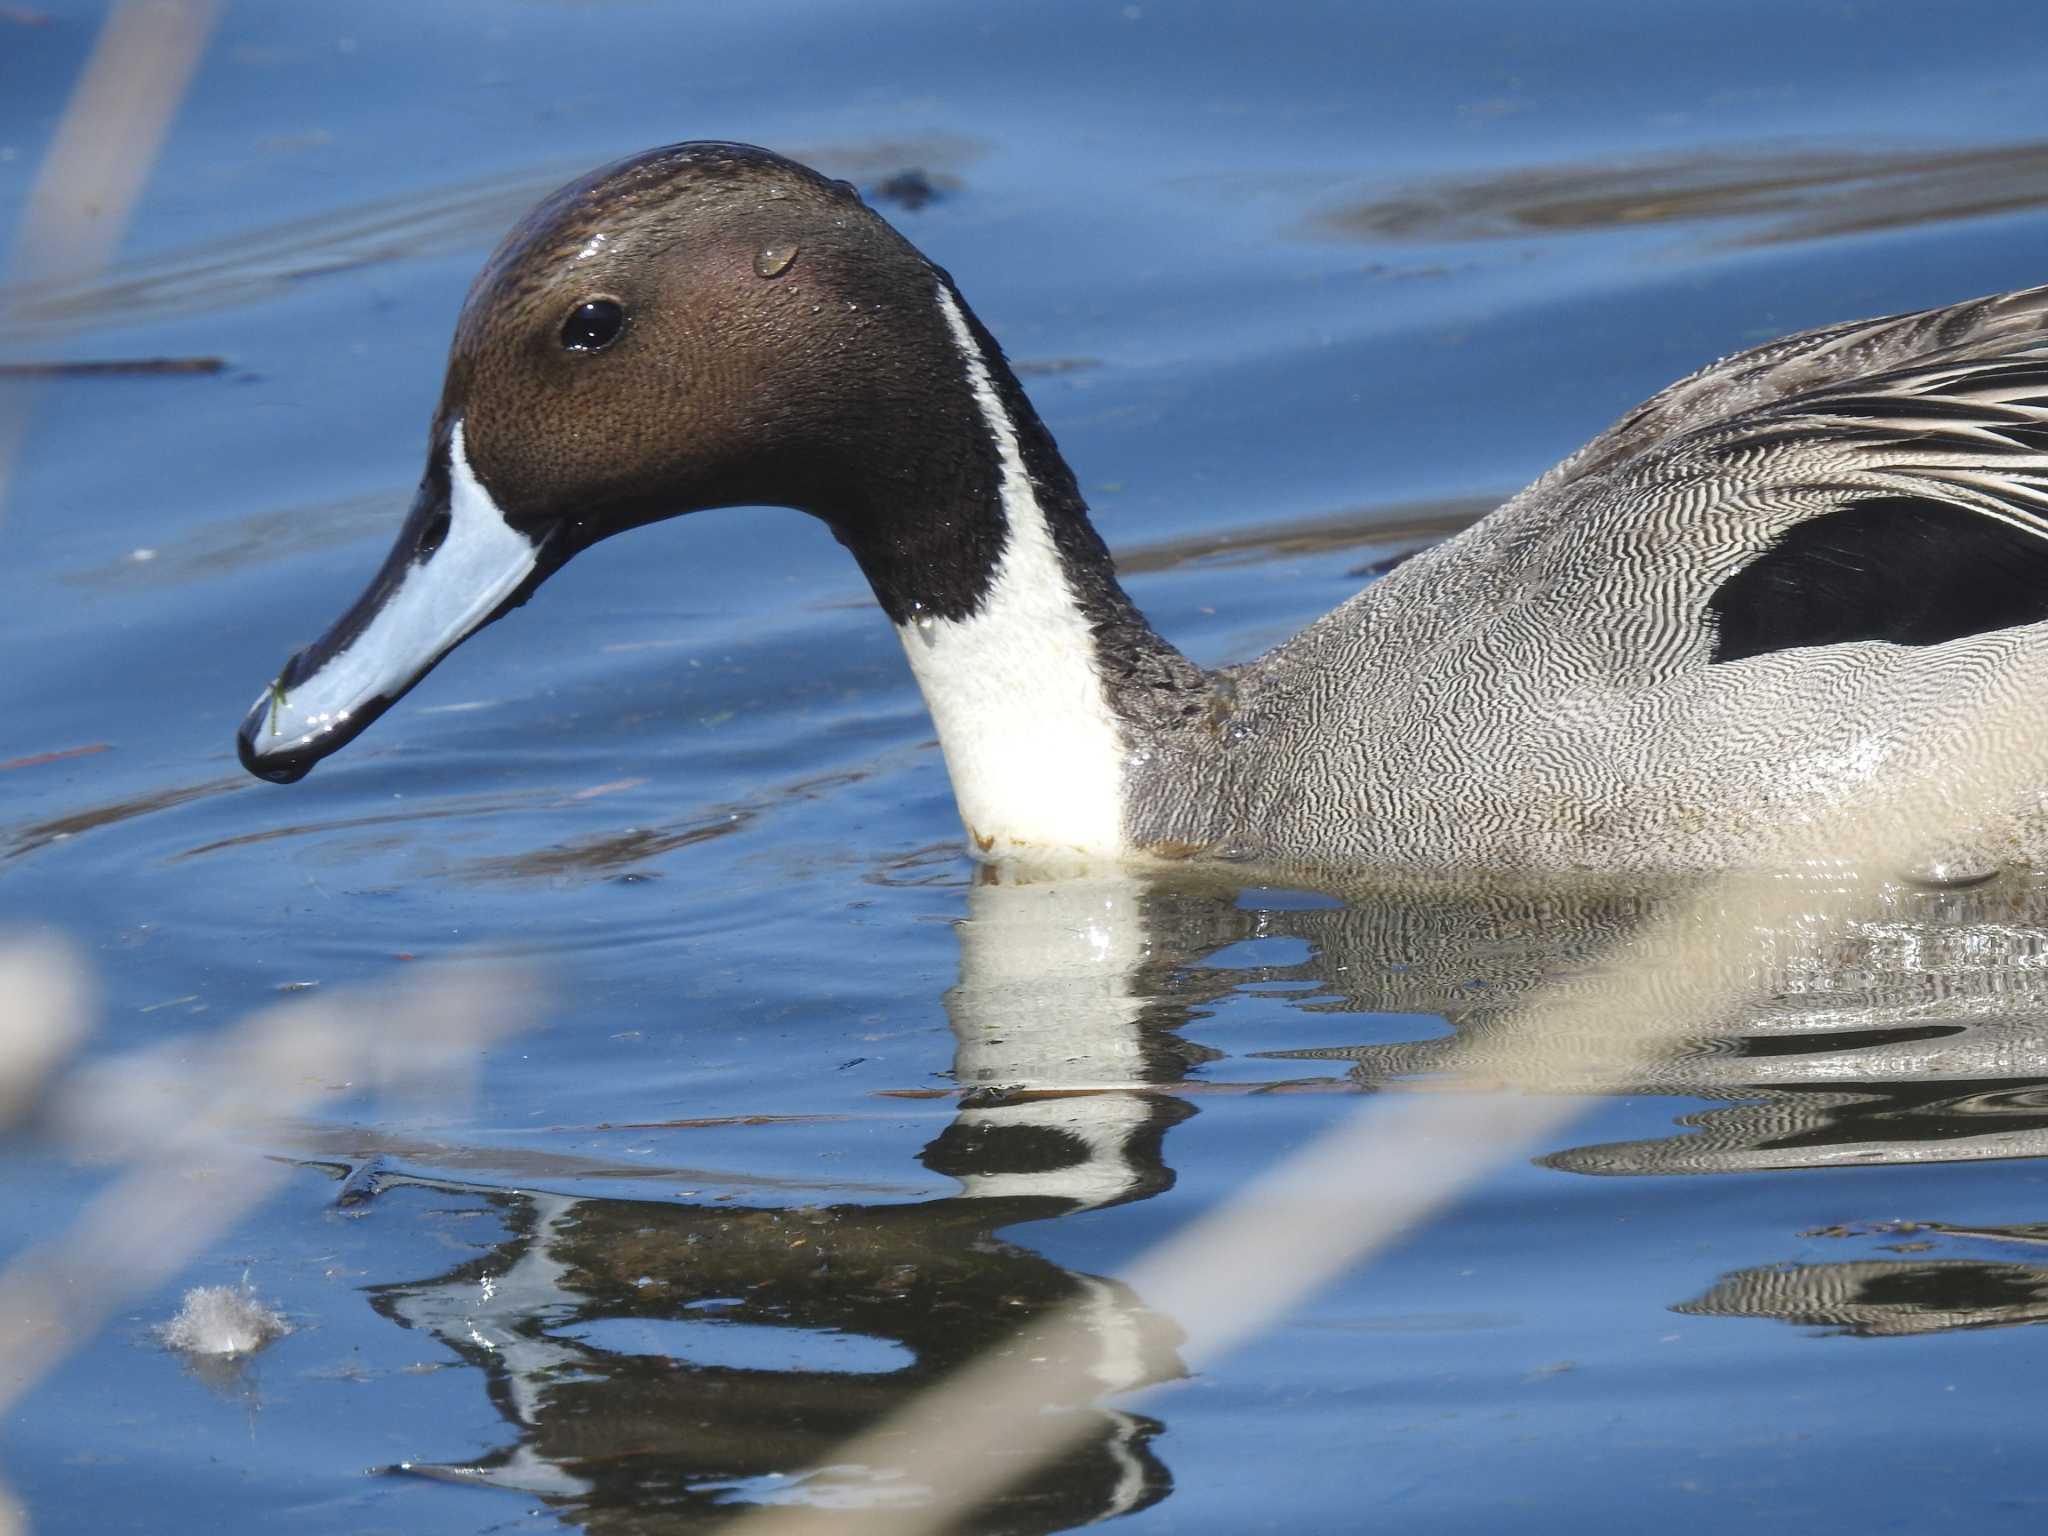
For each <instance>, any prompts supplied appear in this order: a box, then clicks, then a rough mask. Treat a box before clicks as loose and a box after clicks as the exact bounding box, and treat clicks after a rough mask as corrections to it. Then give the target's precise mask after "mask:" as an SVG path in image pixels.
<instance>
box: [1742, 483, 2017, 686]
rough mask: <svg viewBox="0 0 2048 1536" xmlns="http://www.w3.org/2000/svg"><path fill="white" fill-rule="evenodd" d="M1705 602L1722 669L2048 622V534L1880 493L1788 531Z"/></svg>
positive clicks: (1922, 642)
mask: <svg viewBox="0 0 2048 1536" xmlns="http://www.w3.org/2000/svg"><path fill="white" fill-rule="evenodd" d="M1707 606H1708V609H1709V611H1710V612H1711V614H1712V616H1713V623H1714V649H1713V655H1712V658H1711V659H1712V660H1714V661H1717V662H1722V661H1741V660H1742V659H1743V658H1745V657H1748V656H1763V655H1768V654H1769V653H1771V652H1773V651H1785V650H1792V649H1795V648H1797V647H1800V646H1809V645H1842V644H1846V643H1848V642H1850V641H1855V640H1882V641H1887V642H1889V643H1891V644H1893V645H1940V644H1942V643H1944V642H1945V641H1949V640H1960V639H1962V638H1963V637H1964V636H1965V635H1980V634H1987V633H1990V632H1992V631H1994V630H2000V629H2012V628H2015V627H2017V626H2019V625H2022V624H2034V623H2039V622H2041V621H2043V620H2048V538H2044V537H2042V536H2041V535H2038V534H2033V533H2029V532H2027V531H2026V530H2024V529H2021V528H2016V527H2014V526H2013V525H2012V524H2010V523H2007V522H2002V521H2000V520H1999V519H1997V518H1994V517H1989V516H1986V515H1985V514H1983V513H1981V512H1973V511H1971V510H1970V509H1969V508H1967V507H1963V506H1958V505H1956V504H1955V503H1953V502H1945V501H1937V500H1933V499H1929V498H1922V497H1914V496H1877V497H1870V498H1867V499H1863V500H1858V501H1852V502H1850V503H1849V504H1848V505H1846V506H1844V507H1843V508H1841V509H1840V510H1839V511H1836V512H1830V513H1826V514H1824V515H1822V516H1820V517H1815V518H1809V519H1808V520H1807V521H1805V522H1803V523H1800V524H1798V525H1797V526H1796V527H1793V528H1791V529H1789V530H1787V532H1786V533H1785V534H1784V535H1783V536H1782V537H1781V538H1779V539H1778V541H1777V542H1776V543H1774V544H1773V545H1772V546H1771V547H1770V548H1769V549H1767V550H1765V551H1764V552H1763V553H1762V554H1761V555H1759V556H1757V558H1756V559H1755V560H1753V561H1751V562H1750V563H1749V564H1748V565H1746V566H1744V567H1743V568H1742V569H1741V570H1739V571H1737V572H1736V573H1735V574H1734V575H1733V576H1731V577H1730V578H1729V579H1728V580H1727V581H1726V582H1724V583H1723V584H1722V585H1721V587H1720V589H1719V590H1718V591H1717V592H1715V593H1714V595H1713V597H1712V598H1711V599H1710V600H1709V601H1708V604H1707Z"/></svg>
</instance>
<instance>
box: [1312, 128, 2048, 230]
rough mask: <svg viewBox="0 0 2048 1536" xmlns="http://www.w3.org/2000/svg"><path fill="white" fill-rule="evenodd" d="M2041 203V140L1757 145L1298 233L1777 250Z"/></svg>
mask: <svg viewBox="0 0 2048 1536" xmlns="http://www.w3.org/2000/svg"><path fill="white" fill-rule="evenodd" d="M2043 204H2048V143H2041V142H2028V143H2022V144H2006V145H1998V146H1992V147H1985V148H1973V149H1958V150H1918V151H1898V152H1890V153H1886V152H1873V151H1864V150H1830V149H1802V148H1797V147H1788V146H1771V145H1766V146H1761V147H1759V148H1757V149H1755V150H1753V151H1750V152H1746V153H1745V152H1743V151H1740V150H1736V149H1730V148H1720V147H1717V148H1715V149H1713V150H1711V151H1707V152H1703V153H1686V154H1677V155H1667V156H1661V157H1658V158H1656V159H1645V160H1636V161H1628V160H1622V161H1615V160H1600V161H1596V162H1587V163H1577V164H1574V163H1566V164H1560V165H1542V166H1530V167H1526V168H1522V169H1517V170H1509V171H1493V172H1489V173H1487V174H1484V175H1478V176H1470V177H1454V178H1446V179H1444V180H1440V181H1433V182H1427V183H1421V184H1418V185H1414V186H1409V187H1403V188H1398V189H1396V190H1393V191H1390V192H1386V193H1383V194H1380V195H1375V196H1369V197H1366V198H1363V199H1361V200H1359V201H1356V202H1349V203H1343V204H1339V205H1337V206H1334V207H1331V208H1328V209H1326V210H1324V211H1323V212H1321V213H1318V214H1316V215H1314V216H1313V217H1312V218H1310V219H1309V220H1308V221H1307V222H1306V223H1305V224H1304V225H1303V226H1302V229H1301V232H1302V233H1304V234H1307V235H1309V236H1311V237H1319V238H1340V239H1352V240H1367V241H1385V240H1400V241H1426V242H1443V241H1466V240H1499V239H1507V238H1513V237H1527V236H1531V235H1545V234H1575V233H1581V232H1585V231H1590V230H1612V229H1628V228H1641V227H1646V226H1651V225H1684V224H1699V223H1726V222H1734V221H1742V222H1743V223H1744V224H1745V225H1746V226H1747V227H1745V228H1744V229H1743V230H1742V231H1741V233H1739V234H1734V235H1731V236H1729V237H1728V238H1729V240H1730V241H1731V243H1734V244H1739V245H1779V244H1786V243H1789V242H1793V241H1800V240H1826V239H1831V238H1834V237H1837V236H1841V235H1856V234H1868V233H1871V232H1874V231H1877V230H1888V229H1905V228H1910V227H1913V226H1917V225H1926V224H1938V223H1944V222H1949V221H1953V220H1959V219H1971V218H1981V217H1984V216H1987V215H1990V214H1999V213H2011V212H2014V211H2016V210H2019V209H2025V208H2038V207H2041V206H2042V205H2043Z"/></svg>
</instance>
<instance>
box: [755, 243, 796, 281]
mask: <svg viewBox="0 0 2048 1536" xmlns="http://www.w3.org/2000/svg"><path fill="white" fill-rule="evenodd" d="M795 260H796V242H794V241H792V240H771V241H769V242H768V243H767V244H766V245H764V246H762V247H761V249H760V250H758V251H756V252H754V271H755V273H756V275H758V276H761V277H780V276H782V274H783V273H785V272H787V271H788V270H789V266H790V263H791V262H793V261H795Z"/></svg>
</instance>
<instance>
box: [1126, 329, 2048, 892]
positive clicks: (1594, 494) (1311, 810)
mask: <svg viewBox="0 0 2048 1536" xmlns="http://www.w3.org/2000/svg"><path fill="white" fill-rule="evenodd" d="M2044 319H2048V289H2032V290H2027V291H2023V292H2019V293H2013V294H2006V295H1999V296H1996V297H1992V298H1988V299H1982V300H1976V301H1973V302H1970V303H1966V304H1960V305H1956V306H1953V307H1951V308H1948V309H1942V310H1933V311H1928V312H1925V313H1921V314H1914V315H1907V316H1900V317H1892V318H1888V319H1881V320H1872V321H1865V322H1861V323H1858V324H1853V325H1846V326H1836V327H1832V328H1828V329H1824V330H1818V331H1811V332H1807V333H1804V334H1801V335H1797V336H1791V337H1787V338H1785V339H1783V340H1780V341H1777V342H1773V343H1771V344H1769V345H1767V346H1764V347H1761V348H1758V349H1756V350H1754V351H1750V352H1746V353H1742V354H1739V355H1737V356H1734V357H1731V358H1727V359H1724V360H1722V361H1721V362H1718V363H1716V364H1714V365H1712V366H1710V367H1708V368H1705V369H1703V370H1701V371H1700V372H1699V373H1696V374H1694V375H1692V376H1691V377H1689V378H1686V379H1684V380H1681V381H1680V382H1679V383H1677V384H1674V385H1672V386H1671V387H1670V388H1668V389H1666V390H1665V391H1663V392H1662V393H1661V394H1659V395H1657V396H1656V397H1654V398H1653V399H1652V400H1650V401H1649V402H1648V403H1647V404H1645V405H1644V406H1642V407H1641V408H1639V409H1638V410H1636V411H1635V412H1633V413H1632V414H1631V415H1629V416H1628V417H1626V418H1624V419H1623V420H1622V421H1621V422H1620V423H1619V424H1617V425H1616V426H1615V427H1613V428H1612V429H1610V430H1609V431H1607V432H1606V433H1604V434H1602V435H1601V436H1600V437H1598V438H1596V439H1594V440H1593V441H1592V442H1591V443H1590V444H1588V445H1587V446H1586V447H1585V448H1583V449H1581V450H1580V451H1579V452H1578V453H1576V454H1574V455H1572V456H1571V457H1570V458H1568V459H1566V460H1565V461H1564V462H1563V463H1562V464H1560V465H1558V466H1557V467H1556V468H1555V469H1553V470H1551V471H1550V472H1549V473H1548V474H1546V475H1544V476H1543V477H1542V478H1541V479H1539V480H1538V481H1536V482H1535V484H1533V485H1531V486H1530V487H1529V488H1528V489H1527V490H1525V491H1523V492H1522V493H1521V494H1519V495H1517V496H1516V497H1514V498H1513V499H1512V500H1510V501H1509V502H1507V503H1506V504H1505V505H1503V506H1502V507H1501V508H1500V509H1499V510H1497V511H1496V512H1495V513H1493V514H1492V515H1491V516H1490V517H1488V518H1487V519H1485V520H1484V521H1483V522H1481V523H1479V524H1477V525H1475V526H1474V527H1473V528H1471V529H1469V530H1467V531H1466V532H1465V533H1463V534H1461V535H1459V536H1458V537H1456V538H1453V539H1451V540H1449V541H1448V542H1446V543H1445V544H1443V545H1440V546H1438V547H1437V548H1435V549H1433V550H1430V551H1428V552H1426V553H1424V554H1422V555H1419V556H1417V557H1416V558H1414V559H1412V560H1409V561H1407V562H1405V563H1404V564H1402V565H1400V566H1398V567H1396V568H1395V569H1394V570H1393V571H1392V572H1390V573H1389V574H1388V575H1386V576H1385V577H1383V578H1381V579H1380V580H1379V581H1377V582H1375V583H1374V584H1373V585H1372V586H1370V587H1368V588H1367V589H1366V590H1365V591H1363V592H1361V593H1360V594H1359V595H1358V596H1357V597H1355V598H1353V599H1351V600H1350V601H1349V602H1346V603H1345V604H1343V605H1342V606H1341V607H1339V608H1337V609H1336V610H1335V611H1333V612H1332V613H1330V614H1328V615H1327V616H1325V617H1324V618H1322V619H1320V620H1318V621H1317V622H1316V623H1314V624H1312V625H1311V626H1310V627H1309V628H1308V629H1306V630H1305V631H1303V632H1302V633H1301V634H1300V635H1298V636H1296V637H1295V638H1294V639H1292V640H1290V641H1288V642H1286V643H1285V644H1283V645H1281V646H1280V647H1278V648H1277V649H1275V650H1274V651H1272V652H1270V653H1269V654H1267V655H1266V656H1264V657H1261V658H1259V659H1258V660H1256V661H1253V662H1251V663H1249V664H1247V665H1245V666H1243V667H1240V668H1235V669H1231V670H1229V671H1226V672H1224V673H1220V674H1216V675H1215V676H1214V677H1213V678H1212V684H1213V687H1214V694H1213V697H1212V700H1211V704H1210V707H1209V708H1208V709H1207V710H1206V711H1205V712H1204V713H1203V714H1202V715H1201V716H1199V717H1196V718H1189V719H1183V718H1180V717H1179V716H1178V714H1177V713H1176V715H1175V716H1173V717H1168V716H1167V715H1166V713H1165V712H1164V711H1163V710H1161V709H1160V708H1159V706H1158V705H1157V704H1156V703H1154V702H1153V701H1151V700H1148V699H1146V698H1144V697H1142V696H1133V695H1132V694H1131V693H1129V692H1125V693H1122V694H1119V692H1118V691H1117V690H1116V689H1115V687H1114V685H1112V698H1113V702H1114V703H1115V704H1116V706H1117V707H1118V708H1119V709H1120V710H1121V711H1122V712H1123V713H1124V715H1125V718H1126V719H1127V720H1129V721H1130V722H1131V723H1132V727H1133V728H1132V731H1131V737H1132V743H1133V748H1134V750H1133V753H1132V757H1131V761H1130V764H1129V766H1128V768H1127V780H1126V806H1127V813H1126V815H1127V829H1128V831H1129V833H1130V835H1131V838H1132V840H1133V842H1134V843H1136V844H1137V845H1138V846H1140V847H1143V848H1150V849H1153V850H1156V851H1160V852H1165V853H1168V854H1175V855H1189V854H1210V855H1221V856H1225V857H1235V858H1243V859H1248V860H1254V861H1258V862H1273V863H1281V864H1306V865H1342V864H1378V865H1394V866H1410V867H1424V868H1426V867H1459V866H1463V867H1474V866H1484V867H1492V868H1498V869H1510V870H1512V869H1527V870H1532V871H1555V870H1565V869H1599V870H1653V869H1664V870H1670V869H1687V868H1697V869H1706V868H1713V867H1718V866H1725V865H1729V864H1735V863H1742V862H1748V861H1754V860H1756V859H1758V858H1760V857H1766V858H1767V857H1768V855H1769V853H1770V851H1771V849H1772V847H1773V846H1774V845H1775V843H1776V842H1777V841H1778V840H1779V839H1781V838H1782V837H1784V836H1785V835H1786V834H1787V832H1788V831H1790V830H1792V829H1796V828H1797V827H1798V826H1799V825H1801V824H1802V823H1804V822H1806V821H1808V820H1810V819H1811V818H1813V817H1815V816H1817V815H1819V814H1821V813H1823V812H1824V811H1826V810H1827V809H1829V808H1830V807H1832V806H1835V805H1838V804H1841V803H1843V802H1846V801H1850V800H1853V799H1855V798H1856V797H1857V796H1858V795H1859V793H1864V792H1867V790H1868V787H1869V785H1870V782H1871V779H1872V775H1873V774H1874V773H1876V772H1878V771H1879V770H1880V769H1883V770H1887V771H1889V772H1890V773H1893V774H1896V773H1898V772H1899V770H1901V769H1906V770H1918V769H1923V768H1927V767H1930V766H1933V765H1938V764H1939V763H1940V762H1941V760H1942V758H1943V756H1944V755H1945V754H1946V753H1949V752H1952V751H1954V750H1956V749H1958V748H1966V747H1970V746H1976V747H1979V748H1982V747H1984V746H1986V745H1988V746H1989V747H1990V748H1991V749H1992V750H1993V751H1994V752H1995V751H2001V750H2004V751H2011V750H2019V749H2023V748H2026V747H2027V746H2028V744H2027V743H2024V742H1996V741H1991V742H1985V741H1980V740H1978V736H1979V734H1980V732H1981V728H1980V727H1978V726H1977V725H1976V724H1975V723H1974V722H1975V720H1976V718H1977V717H1978V716H1979V715H1980V714H1981V713H1982V712H1983V710H1984V709H1985V707H1986V706H1987V705H1988V704H1992V703H1996V702H2000V701H2011V700H2014V699H2024V698H2028V697H2041V698H2043V699H2048V624H2041V623H2034V624H2028V625H2024V626H2021V627H2016V628H2009V629H2004V630H1998V631H1994V632H1990V633H1983V634H1975V635H1969V636H1967V637H1965V638H1962V639H1958V640H1953V641H1949V642H1946V643H1943V644H1940V645H1928V646H1898V645H1892V644H1887V643H1882V642H1876V641H1857V642H1853V643H1845V644H1836V645H1829V646H1825V647H1806V648H1801V649H1792V650H1778V651H1773V652H1770V653H1768V654H1763V655H1756V656H1749V657H1745V658H1744V659H1741V660H1737V661H1728V662H1721V663H1715V662H1713V661H1712V660H1711V656H1712V652H1713V643H1714V619H1713V614H1712V611H1711V607H1710V604H1711V600H1712V598H1713V596H1714V594H1715V593H1716V591H1717V590H1719V589H1720V588H1721V587H1722V586H1723V585H1724V584H1725V583H1726V582H1727V581H1728V580H1729V578H1730V577H1731V576H1732V575H1733V574H1734V573H1736V572H1737V571H1739V570H1741V569H1742V568H1743V567H1744V566H1745V565H1746V564H1748V563H1750V562H1752V561H1755V560H1756V559H1757V558H1758V557H1759V556H1760V555H1762V554H1763V553H1764V552H1765V551H1767V550H1768V549H1769V548H1770V547H1771V546H1772V544H1773V541H1774V540H1776V539H1778V538H1779V537H1780V536H1781V535H1783V534H1784V533H1785V532H1786V530H1788V529H1790V528H1792V527H1793V526H1795V525H1797V524H1799V523H1801V522H1803V521H1805V520H1807V519H1811V518H1815V517H1818V516H1822V515H1824V514H1827V513H1830V512H1834V511H1837V510H1838V509H1840V508H1841V507H1842V506H1843V505H1844V504H1845V502H1849V501H1853V500H1856V499H1859V498H1866V497H1878V496H1892V497H1897V496H1910V497H1916V498H1924V499H1933V500H1938V501H1942V502H1946V503H1948V504H1951V505H1954V506H1956V507H1958V508H1962V509H1966V510H1967V511H1968V512H1972V513H1977V514H1981V515H1983V516H1985V517H1989V518H1994V519H1997V520H1999V521H2000V522H2001V523H2002V524H2004V525H2006V526H2007V527H2017V528H2020V529H2023V530H2025V531H2027V532H2032V531H2035V529H2036V527H2037V526H2038V527H2039V528H2040V529H2041V531H2044V532H2048V524H2038V525H2037V523H2036V521H2035V520H2037V519H2039V518H2041V517H2043V516H2044V515H2048V489H2044V486H2048V452H2043V451H2041V449H2040V448H2039V447H2038V446H2036V445H2037V443H2038V442H2039V441H2041V440H2042V439H2041V437H2039V436H2037V435H2036V434H2037V433H2038V432H2039V427H2040V424H2042V423H2048V336H2044V333H2043V324H2044ZM1894 406H1895V407H1896V408H1895V409H1894ZM1966 520H1967V519H1966ZM1183 697H1184V696H1183ZM1960 787H1962V786H1959V785H1957V784H1954V783H1949V782H1944V781H1943V780H1942V779H1941V777H1940V775H1939V773H1938V772H1937V773H1936V774H1934V775H1933V776H1932V777H1931V779H1930V780H1929V782H1927V783H1926V784H1925V785H1924V786H1923V788H1922V789H1921V790H1919V791H1917V792H1916V793H1917V798H1916V799H1914V800H1913V801H1912V804H1913V807H1914V809H1915V810H1916V811H1918V812H1920V813H1923V814H1931V815H1938V814H1940V813H1941V812H1942V810H1943V807H1944V805H1945V804H1946V801H1947V798H1948V797H1949V796H1950V795H1951V794H1952V793H1953V792H1954V791H1955V790H1957V789H1958V788H1960ZM1976 842H1977V845H1978V846H1980V847H1982V848H1984V849H1986V850H1987V851H1989V852H1991V853H1993V854H1995V855H2000V856H2015V857H2020V856H2026V855H2027V854H2029V853H2030V852H2031V853H2034V854H2036V855H2038V853H2039V851H2041V850H2042V849H2043V848H2044V847H2048V836H2044V834H2043V832H2042V818H2041V816H2040V807H2039V806H2038V805H2034V806H2029V807H2016V808H2014V814H2013V815H2011V816H2006V817H2002V818H2001V819H2000V820H1999V822H1998V823H1997V824H1995V825H1993V826H1990V827H1986V828H1983V829H1981V832H1980V835H1979V836H1978V838H1977V839H1976Z"/></svg>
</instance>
